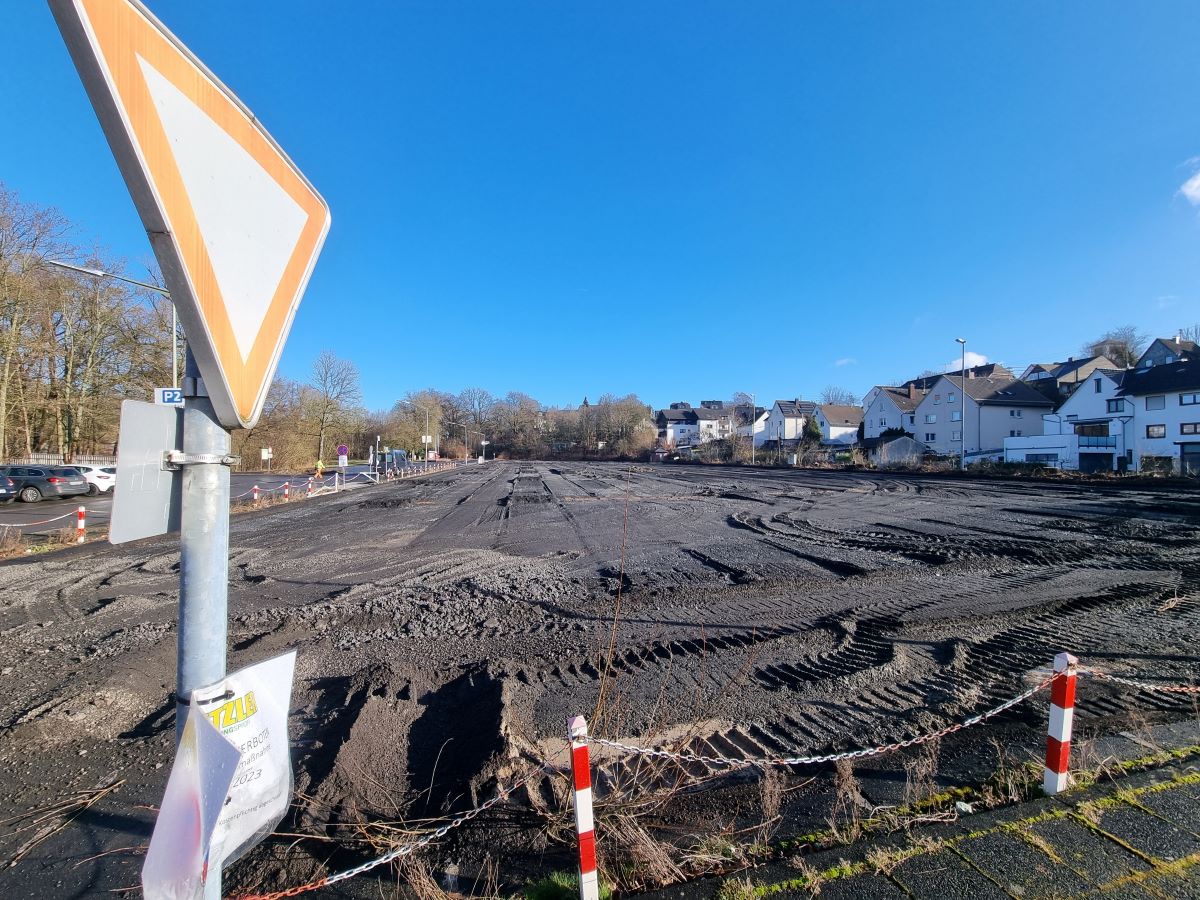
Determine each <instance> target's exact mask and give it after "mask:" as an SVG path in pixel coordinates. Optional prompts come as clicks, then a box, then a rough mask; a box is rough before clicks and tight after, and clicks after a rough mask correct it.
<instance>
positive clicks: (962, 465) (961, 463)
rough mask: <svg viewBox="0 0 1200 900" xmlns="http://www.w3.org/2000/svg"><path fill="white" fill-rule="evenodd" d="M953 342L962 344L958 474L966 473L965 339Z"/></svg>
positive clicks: (957, 339)
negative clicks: (960, 443)
mask: <svg viewBox="0 0 1200 900" xmlns="http://www.w3.org/2000/svg"><path fill="white" fill-rule="evenodd" d="M954 340H956V341H958V343H960V344H962V390H961V391H960V393H961V394H962V416H961V418H962V421H961V422H959V423H958V424H959V431H958V433H959V435H960V436H961V437H962V453H961V454H960V455H959V458H958V469H959V471H960V472H965V471H967V340H966V338H955V339H954Z"/></svg>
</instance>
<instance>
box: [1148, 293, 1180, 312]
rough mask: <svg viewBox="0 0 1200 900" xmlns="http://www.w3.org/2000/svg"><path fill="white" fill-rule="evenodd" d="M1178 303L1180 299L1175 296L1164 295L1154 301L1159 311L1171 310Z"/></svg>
mask: <svg viewBox="0 0 1200 900" xmlns="http://www.w3.org/2000/svg"><path fill="white" fill-rule="evenodd" d="M1178 301H1179V298H1178V297H1177V296H1176V295H1175V294H1163V295H1162V296H1161V297H1159V298H1157V299H1156V300H1155V301H1154V305H1155V307H1156V308H1158V309H1170V308H1171V307H1172V306H1175V305H1176V304H1177V303H1178Z"/></svg>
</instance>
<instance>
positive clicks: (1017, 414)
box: [1008, 409, 1025, 419]
mask: <svg viewBox="0 0 1200 900" xmlns="http://www.w3.org/2000/svg"><path fill="white" fill-rule="evenodd" d="M1024 412H1025V410H1023V409H1010V410H1009V411H1008V415H1009V418H1012V419H1019V418H1021V416H1022V415H1023V414H1024Z"/></svg>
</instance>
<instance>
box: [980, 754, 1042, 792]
mask: <svg viewBox="0 0 1200 900" xmlns="http://www.w3.org/2000/svg"><path fill="white" fill-rule="evenodd" d="M991 745H992V748H993V749H994V750H995V751H996V770H995V771H994V772H993V773H992V775H991V777H990V778H988V780H987V781H986V782H985V783H984V785H983V790H982V792H981V794H982V797H981V799H982V801H983V803H984V805H985V806H989V807H992V806H1003V805H1005V804H1008V803H1019V802H1020V801H1022V800H1028V799H1029V798H1031V797H1033V796H1034V795H1035V791H1036V789H1037V787H1038V785H1040V784H1041V779H1042V765H1041V764H1039V763H1035V762H1033V761H1032V760H1029V761H1026V762H1020V761H1018V760H1016V759H1014V758H1013V756H1012V754H1011V753H1010V752H1009V750H1008V748H1007V747H1005V745H1004V744H1002V743H1001V742H1000V741H998V740H997V739H996V738H992V739H991Z"/></svg>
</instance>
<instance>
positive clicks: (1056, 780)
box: [1042, 653, 1079, 796]
mask: <svg viewBox="0 0 1200 900" xmlns="http://www.w3.org/2000/svg"><path fill="white" fill-rule="evenodd" d="M1078 663H1079V660H1078V659H1076V658H1075V657H1074V656H1072V655H1071V654H1070V653H1060V654H1058V656H1056V657H1054V680H1053V681H1052V682H1051V683H1050V726H1049V728H1048V730H1047V734H1046V772H1045V775H1044V776H1043V778H1042V790H1043V791H1045V792H1046V793H1047V794H1049V795H1051V796H1053V795H1054V794H1061V793H1062V792H1063V791H1065V790H1066V789H1067V788H1068V787H1069V786H1070V782H1071V776H1070V775H1069V774H1068V770H1069V769H1070V762H1071V726H1072V724H1073V722H1074V719H1075V666H1076V665H1077V664H1078Z"/></svg>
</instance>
